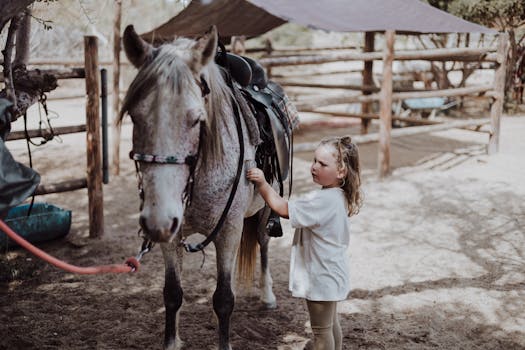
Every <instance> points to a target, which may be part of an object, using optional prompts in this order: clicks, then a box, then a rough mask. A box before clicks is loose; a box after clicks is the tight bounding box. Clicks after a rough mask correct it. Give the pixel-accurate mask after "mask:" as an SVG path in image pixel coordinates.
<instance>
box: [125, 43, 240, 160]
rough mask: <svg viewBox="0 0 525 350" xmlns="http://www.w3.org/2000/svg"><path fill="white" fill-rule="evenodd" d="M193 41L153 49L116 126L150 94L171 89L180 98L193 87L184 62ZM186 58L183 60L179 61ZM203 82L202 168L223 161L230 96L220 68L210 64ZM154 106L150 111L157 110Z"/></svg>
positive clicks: (130, 91)
mask: <svg viewBox="0 0 525 350" xmlns="http://www.w3.org/2000/svg"><path fill="white" fill-rule="evenodd" d="M194 45H195V41H194V40H191V39H187V38H178V39H176V40H175V41H173V42H171V43H167V44H164V45H162V46H160V47H159V48H157V49H155V51H154V54H153V56H152V57H151V58H150V59H149V61H147V62H145V63H144V64H143V65H142V66H141V67H140V68H139V71H138V73H137V75H136V76H135V79H133V81H132V83H131V84H130V86H129V89H128V92H127V94H126V97H125V98H124V102H123V104H122V108H121V110H120V115H119V122H121V121H122V118H123V117H124V115H125V114H126V113H127V112H129V110H130V108H131V107H132V106H133V105H134V104H135V103H136V101H140V100H141V99H143V98H145V97H146V96H147V95H148V94H150V93H152V92H153V90H154V89H155V87H160V88H161V89H164V91H166V90H165V89H170V90H168V94H169V95H170V96H174V97H175V96H180V95H182V94H183V93H184V91H186V92H187V91H188V90H189V89H188V88H187V87H188V85H189V84H194V81H195V76H194V74H193V72H192V71H191V69H190V68H189V66H188V65H187V64H186V62H185V61H184V59H191V57H190V55H191V54H192V47H193V46H194ZM181 53H182V54H183V55H187V56H186V57H181ZM202 75H203V78H204V79H205V80H206V82H207V83H208V86H209V88H210V94H209V95H208V97H207V99H208V102H207V104H206V109H207V111H206V112H207V114H208V118H207V120H206V123H205V127H204V130H203V133H204V135H201V140H200V142H201V157H202V158H201V161H202V163H201V164H204V165H210V164H212V163H214V162H217V161H218V162H221V161H222V158H223V153H224V152H223V144H222V137H221V130H220V128H221V125H223V124H224V123H225V122H226V120H228V118H231V116H230V114H231V111H232V106H231V99H232V92H231V91H230V88H229V87H228V86H227V84H226V83H225V81H224V79H223V77H222V75H221V72H220V70H219V67H218V66H217V65H216V64H214V63H213V62H211V63H210V64H208V65H207V66H205V67H204V68H203V70H202ZM159 102H160V101H159ZM159 106H160V103H157V104H155V105H154V106H153V108H158V107H159Z"/></svg>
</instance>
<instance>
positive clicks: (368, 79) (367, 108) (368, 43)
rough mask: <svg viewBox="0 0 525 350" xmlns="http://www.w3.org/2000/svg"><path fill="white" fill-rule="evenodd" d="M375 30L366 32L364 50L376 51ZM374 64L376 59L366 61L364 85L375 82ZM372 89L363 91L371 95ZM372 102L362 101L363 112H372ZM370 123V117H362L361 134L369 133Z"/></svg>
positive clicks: (364, 93)
mask: <svg viewBox="0 0 525 350" xmlns="http://www.w3.org/2000/svg"><path fill="white" fill-rule="evenodd" d="M374 39H375V33H374V32H366V33H365V45H364V48H363V52H373V51H374V41H375V40H374ZM373 66H374V61H364V69H363V84H362V85H363V86H371V85H373V84H374V79H373V75H372V71H373ZM371 93H372V92H371V91H363V95H370V94H371ZM372 112H373V111H372V103H371V102H362V103H361V113H363V114H369V113H372ZM369 125H370V119H361V135H365V134H368V126H369Z"/></svg>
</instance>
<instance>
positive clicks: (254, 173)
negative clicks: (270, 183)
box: [246, 168, 266, 187]
mask: <svg viewBox="0 0 525 350" xmlns="http://www.w3.org/2000/svg"><path fill="white" fill-rule="evenodd" d="M246 178H247V179H248V180H250V181H251V182H253V183H254V184H256V185H257V187H260V186H262V185H263V184H264V183H266V179H265V178H264V173H263V172H262V170H261V169H259V168H251V169H249V170H248V171H247V172H246Z"/></svg>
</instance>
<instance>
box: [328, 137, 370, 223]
mask: <svg viewBox="0 0 525 350" xmlns="http://www.w3.org/2000/svg"><path fill="white" fill-rule="evenodd" d="M320 145H332V146H333V147H334V148H335V150H336V154H335V158H336V161H337V166H338V168H339V169H340V170H346V176H345V177H344V178H343V179H342V180H341V185H340V187H341V189H342V190H343V191H344V193H345V197H346V204H347V208H348V216H352V215H355V214H357V213H358V212H359V209H360V208H361V205H362V202H363V195H362V193H361V189H360V187H361V166H360V164H359V150H358V149H357V145H356V144H355V143H352V138H351V137H350V136H342V137H332V138H328V139H324V140H322V141H321V144H320Z"/></svg>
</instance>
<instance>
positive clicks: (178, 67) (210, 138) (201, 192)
mask: <svg viewBox="0 0 525 350" xmlns="http://www.w3.org/2000/svg"><path fill="white" fill-rule="evenodd" d="M123 42H124V48H125V51H126V54H127V56H128V58H129V60H130V62H131V63H132V64H133V65H134V66H135V67H137V68H138V73H137V75H136V77H135V79H134V80H133V82H132V83H131V85H130V87H129V89H128V93H127V95H126V97H125V100H124V103H123V108H122V111H121V118H122V116H123V115H124V113H127V114H129V115H130V117H131V119H132V121H133V150H132V153H131V156H132V158H133V159H135V160H136V161H137V163H138V172H139V179H140V180H139V181H140V183H141V186H142V189H143V192H142V193H143V194H142V205H141V212H140V219H139V221H140V225H141V227H142V229H143V231H144V234H145V236H146V238H148V239H150V240H151V241H154V242H160V246H161V249H162V254H163V257H164V263H165V284H164V304H165V307H166V320H165V322H166V323H165V337H164V346H165V349H170V350H171V349H177V348H180V344H181V341H180V339H179V334H178V311H179V308H180V307H181V304H182V296H183V292H182V288H181V268H182V255H183V252H184V248H183V247H182V246H181V244H180V242H181V241H183V240H184V238H185V237H187V236H188V235H190V234H193V233H196V232H198V233H202V234H204V235H208V234H209V233H210V232H211V231H212V230H213V229H214V227H215V225H216V223H217V221H219V218H220V217H221V215H222V213H223V210H224V209H225V206H226V204H227V201H228V198H229V196H230V193H231V191H232V187H235V186H233V184H234V182H235V181H234V180H235V177H236V173H238V172H239V170H240V169H241V168H240V167H238V164H242V163H240V161H239V153H240V150H241V149H244V155H243V158H242V159H255V147H254V146H253V145H252V144H251V143H250V141H249V135H248V134H249V132H248V130H247V126H246V122H245V120H244V118H242V116H241V117H240V122H241V127H242V139H243V140H244V141H243V145H242V146H243V147H241V145H240V139H241V137H240V135H239V134H238V131H239V130H240V129H237V128H236V123H235V122H234V112H233V111H234V110H233V108H238V106H235V104H234V103H233V102H232V101H233V99H232V92H231V90H230V88H229V86H228V84H227V83H226V82H225V80H224V78H223V76H222V75H221V72H220V70H219V67H218V66H217V65H216V64H215V63H214V57H215V53H216V51H217V31H216V29H215V27H213V28H212V29H211V31H210V32H209V33H207V34H205V35H204V36H203V37H201V38H200V39H198V40H191V39H187V38H177V39H176V40H174V41H173V42H170V43H164V44H162V45H161V46H159V47H153V46H152V45H150V44H148V43H146V42H145V41H143V40H142V39H141V38H140V37H139V36H138V35H137V34H136V33H135V31H134V29H133V27H132V26H128V28H126V30H125V32H124V37H123ZM208 87H209V88H208ZM254 192H255V190H254V186H253V185H252V184H250V183H249V182H248V181H247V180H246V178H245V169H242V176H241V177H240V179H239V182H238V186H237V189H236V193H235V196H234V197H233V201H232V203H231V207H230V208H229V211H228V213H227V215H226V216H225V220H224V223H223V225H222V226H221V228H220V230H219V232H218V234H217V236H216V237H215V239H214V241H213V243H214V245H215V248H216V255H217V261H216V263H217V286H216V289H215V292H214V294H213V309H214V311H215V313H216V315H217V318H218V324H219V329H218V331H219V349H220V350H229V349H231V346H230V341H229V332H230V316H231V314H232V311H233V306H234V293H233V291H232V280H233V276H234V275H235V270H234V267H235V264H236V259H237V253H238V251H239V246H240V245H242V246H243V247H244V246H246V247H244V248H247V249H243V248H241V249H240V251H239V257H238V259H239V263H240V264H241V265H243V266H245V267H246V269H247V271H249V270H251V271H252V272H253V266H254V264H255V258H256V254H255V252H256V250H255V249H256V247H257V244H256V243H257V241H258V242H259V245H260V252H261V266H262V272H261V289H262V292H261V300H262V302H263V303H264V304H265V305H266V306H267V307H275V306H276V300H275V295H274V294H273V292H272V278H271V276H270V272H269V269H268V268H267V262H268V261H267V259H268V257H267V251H268V241H269V237H268V236H267V235H266V234H263V233H259V234H258V232H260V231H261V230H257V226H258V221H259V219H260V216H261V212H262V211H261V208H263V206H264V202H263V201H262V198H261V197H260V196H259V195H257V194H256V193H254ZM188 197H190V198H191V202H190V204H189V205H188V202H187V201H188ZM243 232H244V233H243ZM241 235H242V236H243V238H242V241H243V244H241ZM244 242H246V243H244Z"/></svg>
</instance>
